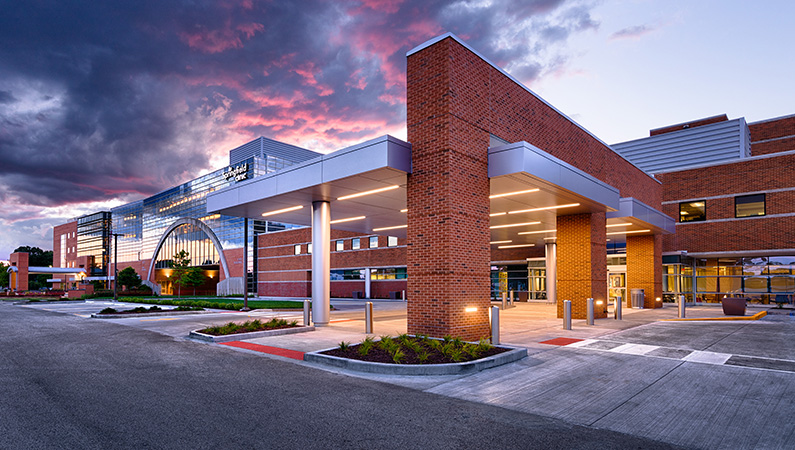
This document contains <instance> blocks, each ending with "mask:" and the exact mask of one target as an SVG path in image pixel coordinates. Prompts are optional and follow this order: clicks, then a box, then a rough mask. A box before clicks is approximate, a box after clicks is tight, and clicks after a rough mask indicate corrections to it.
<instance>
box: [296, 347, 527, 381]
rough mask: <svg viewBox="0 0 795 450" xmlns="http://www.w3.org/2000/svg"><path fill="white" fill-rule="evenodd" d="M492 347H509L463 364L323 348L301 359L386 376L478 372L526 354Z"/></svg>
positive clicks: (525, 352) (524, 350)
mask: <svg viewBox="0 0 795 450" xmlns="http://www.w3.org/2000/svg"><path fill="white" fill-rule="evenodd" d="M496 347H500V348H509V349H510V350H509V351H507V352H503V353H500V354H499V355H494V356H489V357H488V358H482V359H477V360H475V361H468V362H463V363H450V364H386V363H374V362H365V361H358V360H355V359H348V358H339V357H337V356H330V355H324V354H322V352H325V351H327V350H332V349H325V350H319V351H316V352H311V353H307V354H305V355H304V361H307V362H313V363H318V364H324V365H327V366H333V367H339V368H341V369H347V370H353V371H357V372H367V373H380V374H388V375H461V374H468V373H475V372H480V371H481V370H485V369H490V368H492V367H497V366H501V365H503V364H508V363H511V362H514V361H518V360H520V359H522V358H524V357H525V356H527V349H526V348H513V347H503V346H500V345H497V346H496Z"/></svg>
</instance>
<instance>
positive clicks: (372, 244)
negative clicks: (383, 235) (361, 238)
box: [368, 236, 378, 248]
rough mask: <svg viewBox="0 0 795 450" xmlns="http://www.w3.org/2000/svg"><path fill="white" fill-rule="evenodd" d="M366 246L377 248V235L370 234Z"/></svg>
mask: <svg viewBox="0 0 795 450" xmlns="http://www.w3.org/2000/svg"><path fill="white" fill-rule="evenodd" d="M368 245H369V247H368V248H378V236H370V239H369V244H368Z"/></svg>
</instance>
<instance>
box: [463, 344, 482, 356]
mask: <svg viewBox="0 0 795 450" xmlns="http://www.w3.org/2000/svg"><path fill="white" fill-rule="evenodd" d="M464 352H465V353H466V354H467V355H469V356H470V357H471V358H472V359H477V358H478V357H479V356H480V347H478V346H477V345H472V344H466V345H464Z"/></svg>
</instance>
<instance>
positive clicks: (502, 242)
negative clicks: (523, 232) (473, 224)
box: [489, 239, 513, 244]
mask: <svg viewBox="0 0 795 450" xmlns="http://www.w3.org/2000/svg"><path fill="white" fill-rule="evenodd" d="M511 242H513V241H512V240H510V239H508V240H507V241H491V242H489V244H510V243H511Z"/></svg>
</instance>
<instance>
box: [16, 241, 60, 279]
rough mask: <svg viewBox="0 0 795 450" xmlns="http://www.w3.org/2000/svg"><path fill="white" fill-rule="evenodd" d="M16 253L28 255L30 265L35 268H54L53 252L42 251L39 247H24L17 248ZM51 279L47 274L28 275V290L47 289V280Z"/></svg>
mask: <svg viewBox="0 0 795 450" xmlns="http://www.w3.org/2000/svg"><path fill="white" fill-rule="evenodd" d="M14 253H27V254H28V265H29V266H34V267H50V266H52V250H46V251H45V250H42V249H40V248H38V247H30V246H27V245H23V246H21V247H17V249H16V250H14ZM48 278H50V277H49V276H48V275H47V274H33V273H31V274H28V288H29V289H31V290H36V289H40V288H43V287H47V279H48Z"/></svg>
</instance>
